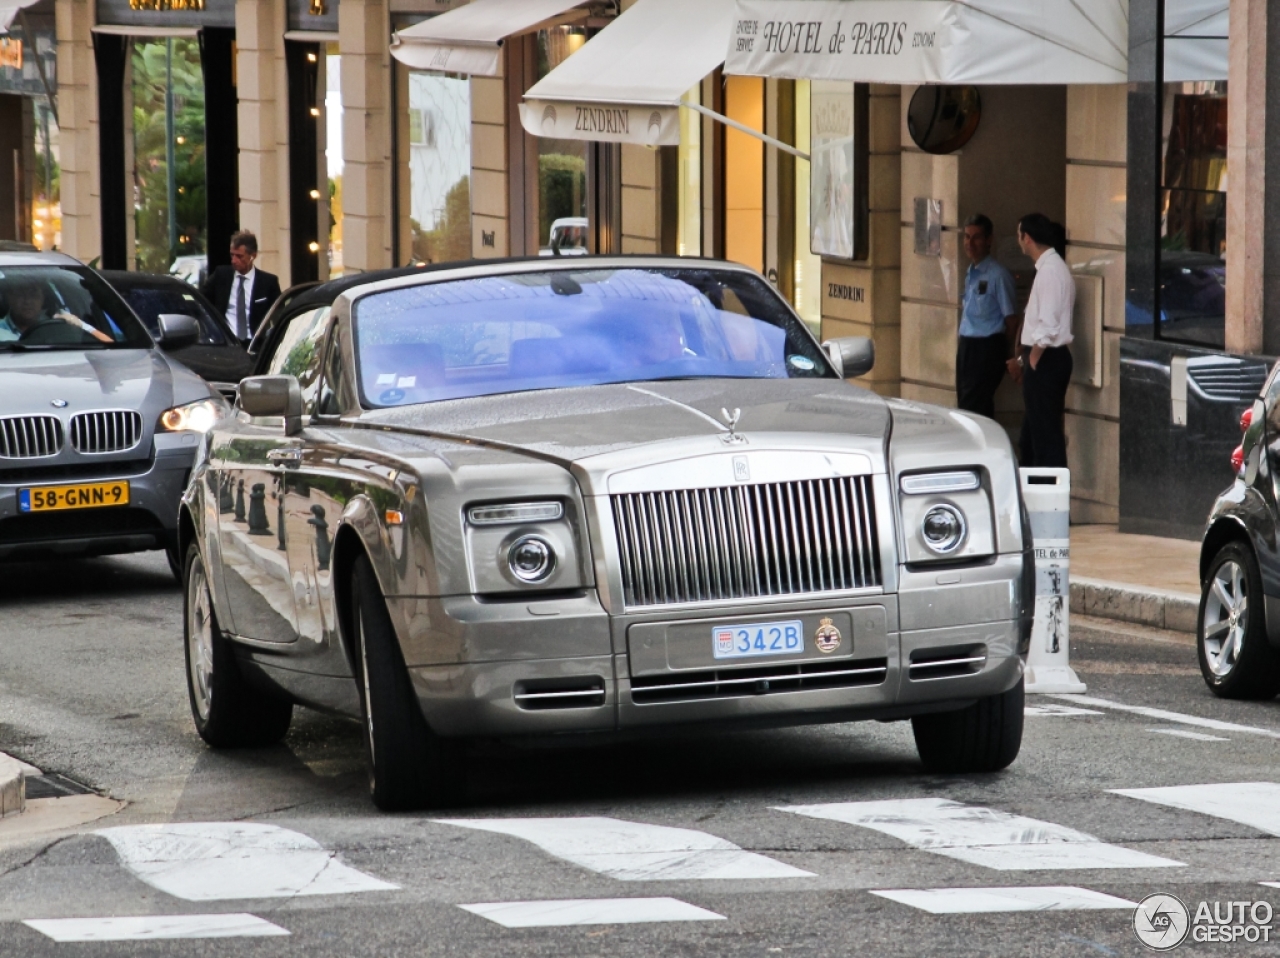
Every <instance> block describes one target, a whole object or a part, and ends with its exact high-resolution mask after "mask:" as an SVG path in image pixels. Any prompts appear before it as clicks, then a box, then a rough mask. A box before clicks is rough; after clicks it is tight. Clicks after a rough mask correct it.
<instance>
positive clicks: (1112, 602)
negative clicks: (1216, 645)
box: [1071, 577, 1200, 632]
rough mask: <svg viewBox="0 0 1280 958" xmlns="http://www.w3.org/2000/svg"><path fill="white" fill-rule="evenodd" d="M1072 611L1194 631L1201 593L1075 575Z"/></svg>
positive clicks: (1175, 630) (1152, 625)
mask: <svg viewBox="0 0 1280 958" xmlns="http://www.w3.org/2000/svg"><path fill="white" fill-rule="evenodd" d="M1071 611H1072V612H1075V613H1077V614H1079V615H1091V616H1095V617H1096V618H1099V619H1117V620H1119V621H1121V622H1135V623H1137V624H1138V625H1149V626H1151V627H1153V628H1157V629H1168V630H1169V631H1171V632H1195V630H1196V617H1197V616H1198V615H1199V613H1200V597H1199V596H1198V595H1192V594H1190V593H1187V592H1170V591H1167V590H1165V589H1149V588H1144V587H1142V586H1135V585H1126V584H1123V583H1119V582H1107V581H1104V580H1102V579H1087V578H1083V577H1076V578H1073V579H1072V580H1071Z"/></svg>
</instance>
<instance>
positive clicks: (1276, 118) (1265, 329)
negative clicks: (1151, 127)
mask: <svg viewBox="0 0 1280 958" xmlns="http://www.w3.org/2000/svg"><path fill="white" fill-rule="evenodd" d="M1270 7H1271V4H1269V3H1268V0H1231V39H1230V41H1229V61H1230V63H1229V67H1228V81H1229V84H1228V88H1227V89H1228V90H1229V93H1230V110H1229V115H1228V120H1227V169H1228V170H1229V171H1230V177H1229V179H1228V184H1227V320H1226V327H1227V328H1226V346H1227V350H1228V352H1233V353H1258V352H1265V353H1268V354H1275V353H1277V352H1280V314H1278V313H1277V311H1278V310H1280V263H1277V262H1276V260H1277V257H1278V256H1280V218H1278V217H1280V187H1278V188H1277V190H1276V192H1275V193H1271V194H1268V191H1267V185H1268V184H1267V180H1268V176H1267V173H1268V170H1269V169H1271V170H1278V171H1280V152H1278V150H1280V68H1278V69H1277V70H1275V71H1271V70H1269V69H1268V64H1269V63H1272V62H1274V63H1280V20H1277V21H1275V22H1273V21H1271V18H1270V16H1269V8H1270ZM1273 26H1274V27H1275V28H1276V29H1274V30H1272V29H1271V27H1273ZM1273 105H1274V106H1275V107H1276V109H1274V110H1271V109H1268V107H1270V106H1273ZM1278 180H1280V177H1278ZM1259 198H1261V202H1259Z"/></svg>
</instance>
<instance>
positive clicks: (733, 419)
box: [720, 409, 747, 445]
mask: <svg viewBox="0 0 1280 958" xmlns="http://www.w3.org/2000/svg"><path fill="white" fill-rule="evenodd" d="M720 415H721V416H722V417H724V422H725V425H726V426H728V427H729V432H728V433H727V434H726V435H723V436H721V437H720V438H721V439H722V440H723V441H724V442H726V443H729V444H731V445H732V444H737V443H740V442H746V441H747V437H746V436H739V435H738V420H739V419H741V418H742V410H741V409H735V410H734V411H733V413H732V415H731V414H730V413H729V410H727V409H721V410H720Z"/></svg>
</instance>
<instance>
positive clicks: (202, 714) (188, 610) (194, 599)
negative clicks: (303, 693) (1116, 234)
mask: <svg viewBox="0 0 1280 958" xmlns="http://www.w3.org/2000/svg"><path fill="white" fill-rule="evenodd" d="M183 582H184V583H185V584H186V602H185V603H184V606H185V609H184V611H185V615H184V616H183V633H184V638H185V639H186V641H185V643H184V645H185V646H186V659H187V694H188V696H189V697H190V699H191V717H192V718H193V719H194V720H195V724H196V731H197V732H199V733H200V737H201V738H202V739H204V740H205V741H206V742H208V743H209V744H210V745H212V746H213V747H215V748H246V747H255V746H264V745H274V744H275V743H276V742H278V741H280V739H282V738H284V734H285V732H287V731H289V722H290V720H291V719H292V718H293V704H292V703H291V702H287V701H283V700H281V699H277V698H272V697H270V696H269V695H267V694H265V693H263V692H261V691H260V690H258V689H256V688H254V687H252V686H251V685H249V683H248V682H247V681H245V678H244V676H243V675H242V674H241V673H240V666H239V663H237V662H236V657H235V652H234V651H233V650H232V648H231V643H230V642H229V641H228V640H227V637H226V636H224V635H223V634H222V630H221V629H220V628H218V619H217V616H216V615H215V614H214V610H213V597H212V596H211V595H210V593H209V577H208V575H207V574H206V572H205V567H204V559H203V558H201V556H200V550H199V549H197V548H196V546H195V544H194V543H192V545H191V547H190V548H189V549H187V561H186V565H185V573H184V575H183Z"/></svg>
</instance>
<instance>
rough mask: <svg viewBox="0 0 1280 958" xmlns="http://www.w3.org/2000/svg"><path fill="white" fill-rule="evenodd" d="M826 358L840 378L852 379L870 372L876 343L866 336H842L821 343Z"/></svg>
mask: <svg viewBox="0 0 1280 958" xmlns="http://www.w3.org/2000/svg"><path fill="white" fill-rule="evenodd" d="M822 348H823V349H825V350H826V351H827V358H829V359H830V360H831V365H833V366H835V367H836V372H837V373H839V374H840V378H841V379H853V378H854V377H855V376H864V375H866V374H867V373H869V372H871V369H872V367H873V366H875V364H876V344H875V343H874V342H872V341H871V340H870V339H869V338H868V337H866V336H842V337H841V338H840V339H828V340H827V341H826V342H825V343H823V344H822Z"/></svg>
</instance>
